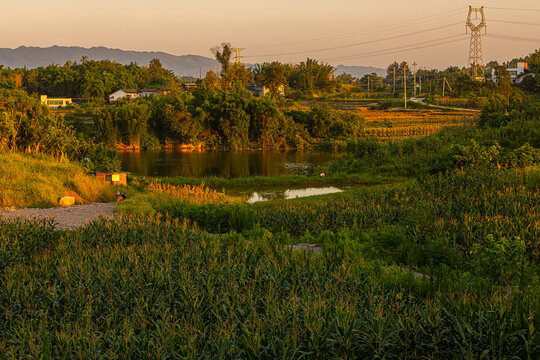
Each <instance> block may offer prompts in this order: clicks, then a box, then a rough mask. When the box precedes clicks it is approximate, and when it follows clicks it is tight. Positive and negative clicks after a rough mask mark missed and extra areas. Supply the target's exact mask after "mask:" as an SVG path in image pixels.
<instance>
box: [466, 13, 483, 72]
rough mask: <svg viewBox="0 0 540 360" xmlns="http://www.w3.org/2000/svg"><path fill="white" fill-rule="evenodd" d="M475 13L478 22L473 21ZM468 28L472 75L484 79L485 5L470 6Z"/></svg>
mask: <svg viewBox="0 0 540 360" xmlns="http://www.w3.org/2000/svg"><path fill="white" fill-rule="evenodd" d="M473 15H474V16H475V19H474V20H479V22H478V23H477V24H475V23H474V22H473V19H472V16H473ZM467 28H468V29H470V30H471V44H470V47H469V66H470V67H471V77H472V78H473V80H476V81H484V80H485V76H486V72H485V69H484V58H483V56H482V29H484V31H486V16H485V14H484V7H483V6H482V7H480V8H473V7H472V6H469V15H468V16H467ZM467 28H466V29H467Z"/></svg>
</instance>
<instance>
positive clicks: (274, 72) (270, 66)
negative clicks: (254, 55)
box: [253, 61, 290, 95]
mask: <svg viewBox="0 0 540 360" xmlns="http://www.w3.org/2000/svg"><path fill="white" fill-rule="evenodd" d="M253 73H254V74H255V80H256V81H257V82H258V83H260V84H263V85H264V86H266V87H267V88H268V89H270V93H272V94H274V95H276V94H278V93H279V90H280V88H281V86H284V85H285V84H287V77H288V75H289V74H290V67H289V66H287V65H283V64H281V63H279V62H277V61H274V62H272V63H264V64H262V65H259V64H257V65H255V67H254V69H253Z"/></svg>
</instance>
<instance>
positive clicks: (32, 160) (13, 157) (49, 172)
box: [0, 152, 115, 208]
mask: <svg viewBox="0 0 540 360" xmlns="http://www.w3.org/2000/svg"><path fill="white" fill-rule="evenodd" d="M66 192H68V193H69V192H75V193H76V194H77V195H78V199H79V203H80V202H81V201H82V202H88V203H90V202H108V201H113V200H114V199H115V196H114V193H115V192H114V190H113V189H112V188H110V187H107V186H104V185H101V184H100V183H99V182H98V181H97V179H96V178H95V177H94V176H92V175H89V174H88V172H87V171H86V170H85V169H84V168H83V167H82V166H81V165H80V164H78V163H76V162H70V161H67V160H63V161H58V160H55V159H53V158H50V157H48V156H45V155H36V156H34V155H26V154H20V153H15V152H0V208H25V207H44V208H48V207H55V206H58V200H59V199H60V198H61V197H62V196H64V195H66Z"/></svg>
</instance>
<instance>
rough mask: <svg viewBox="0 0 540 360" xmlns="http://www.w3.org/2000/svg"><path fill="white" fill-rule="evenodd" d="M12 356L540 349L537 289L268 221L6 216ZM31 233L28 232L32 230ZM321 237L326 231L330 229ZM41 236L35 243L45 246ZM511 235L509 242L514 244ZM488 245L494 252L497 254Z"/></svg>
mask: <svg viewBox="0 0 540 360" xmlns="http://www.w3.org/2000/svg"><path fill="white" fill-rule="evenodd" d="M0 228H1V229H2V231H1V232H0V238H1V239H2V241H1V244H9V246H3V247H1V248H0V259H1V260H0V261H1V265H0V271H1V279H2V280H1V281H2V284H3V286H2V291H0V308H1V309H2V311H1V312H0V320H1V321H0V334H1V335H2V336H1V341H0V348H1V349H2V353H3V354H4V356H5V357H7V358H20V357H25V356H32V357H40V356H43V357H51V358H78V357H92V358H109V359H116V358H126V359H132V358H139V359H145V358H156V357H160V358H170V357H181V358H205V357H208V358H300V357H305V358H375V357H379V358H404V357H407V358H417V357H426V358H467V357H470V358H473V357H478V356H480V354H483V356H487V357H501V358H511V357H515V358H525V359H526V358H530V359H533V358H536V357H537V356H538V355H539V351H540V349H539V348H538V343H539V337H538V332H536V330H535V327H534V315H533V314H534V313H535V312H536V311H538V307H537V305H538V304H537V303H536V304H535V299H538V295H539V294H538V288H536V289H535V288H530V289H529V288H527V289H515V290H511V291H505V290H504V288H499V289H498V288H494V289H493V290H486V291H481V292H477V291H476V290H475V289H474V287H471V286H469V285H467V282H466V281H459V282H456V281H452V282H443V283H440V282H438V281H437V282H433V281H432V280H429V279H422V278H419V279H415V278H414V277H413V274H412V273H410V272H408V271H406V270H400V269H399V268H397V267H390V268H385V267H382V266H379V265H377V264H376V263H372V262H369V261H367V260H361V259H360V261H359V258H357V257H355V256H352V257H351V256H350V255H349V253H348V252H347V251H343V250H344V248H343V246H344V245H345V244H346V243H347V241H348V240H347V236H346V235H344V234H341V233H338V234H336V235H330V234H328V233H327V234H326V235H324V237H325V239H326V240H327V241H329V242H330V241H332V242H333V243H334V244H335V246H334V247H329V248H327V251H326V252H325V254H324V255H317V254H311V253H309V252H294V251H292V250H290V249H288V248H286V247H285V246H283V245H285V244H287V243H288V241H290V239H289V238H287V237H286V236H283V235H280V234H272V233H269V232H267V231H264V230H261V229H258V230H255V231H253V232H251V233H250V234H246V235H244V236H242V235H238V234H230V235H226V236H220V237H212V236H209V235H207V234H204V233H201V232H199V231H197V230H194V229H193V228H192V227H191V226H190V225H188V224H182V223H178V222H171V221H168V220H165V219H159V218H153V219H142V218H138V219H135V218H123V219H119V220H115V221H105V220H102V221H98V222H95V223H93V224H91V225H89V226H88V227H86V228H84V229H81V230H78V231H74V232H67V233H59V232H55V231H54V230H53V229H52V227H51V225H50V224H47V223H41V224H24V223H15V224H7V223H1V224H0ZM23 234H24V236H23ZM319 240H320V239H319ZM34 244H35V246H34ZM510 246H511V245H510ZM486 256H489V255H488V254H486Z"/></svg>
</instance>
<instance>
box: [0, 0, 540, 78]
mask: <svg viewBox="0 0 540 360" xmlns="http://www.w3.org/2000/svg"><path fill="white" fill-rule="evenodd" d="M469 5H472V6H473V7H480V6H485V7H486V8H485V13H486V20H487V35H486V36H484V37H483V49H484V62H485V63H487V62H488V61H490V60H497V61H499V62H501V61H507V60H511V59H512V58H515V57H520V56H526V55H528V54H530V53H531V52H534V50H536V49H538V48H540V1H539V0H521V1H519V2H510V1H507V0H505V1H502V0H489V1H488V0H486V1H481V0H476V2H475V3H471V2H470V1H461V0H451V1H448V0H408V1H403V0H379V1H362V0H332V1H329V0H326V1H324V0H270V1H269V0H264V1H263V0H228V1H224V0H190V1H185V0H153V1H149V0H129V1H128V0H107V1H105V0H92V1H86V2H76V1H72V0H70V1H68V0H49V1H37V0H19V1H12V0H0V9H1V12H2V21H1V22H0V34H2V36H1V37H0V48H16V47H19V46H40V47H48V46H53V45H59V46H83V47H92V46H105V47H110V48H117V49H123V50H137V51H164V52H168V53H171V54H174V55H186V54H195V55H202V56H208V57H212V56H213V55H212V53H211V51H210V48H211V47H213V46H215V45H218V44H220V43H222V42H229V43H231V44H232V45H233V46H234V47H238V48H245V50H243V51H242V56H243V59H242V60H243V61H244V62H246V63H259V62H269V61H274V60H277V61H281V62H287V63H289V62H292V63H296V62H299V61H302V60H305V59H306V58H307V57H310V58H313V59H317V60H320V61H323V62H326V63H329V64H331V65H339V64H344V65H364V66H368V65H371V66H376V67H386V66H387V65H388V64H390V63H391V62H393V61H403V60H405V61H408V62H411V63H412V62H416V63H418V64H419V67H425V68H439V69H442V68H446V67H448V66H466V65H467V60H468V49H469V39H470V37H469V35H466V34H465V30H466V27H465V22H466V18H467V12H468V6H469Z"/></svg>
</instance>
